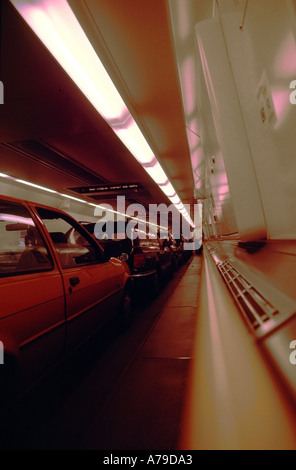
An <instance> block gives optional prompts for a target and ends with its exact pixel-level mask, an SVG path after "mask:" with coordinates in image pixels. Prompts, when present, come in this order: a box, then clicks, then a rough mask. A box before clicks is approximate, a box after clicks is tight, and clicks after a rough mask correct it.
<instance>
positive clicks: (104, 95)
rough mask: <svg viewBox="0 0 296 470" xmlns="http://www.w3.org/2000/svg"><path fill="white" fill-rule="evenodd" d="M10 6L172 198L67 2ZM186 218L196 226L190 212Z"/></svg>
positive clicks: (25, 1) (22, 1) (19, 1)
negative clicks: (149, 166) (151, 164)
mask: <svg viewBox="0 0 296 470" xmlns="http://www.w3.org/2000/svg"><path fill="white" fill-rule="evenodd" d="M10 2H11V3H12V4H13V6H14V7H15V8H16V10H17V11H18V12H19V13H20V15H21V16H22V17H23V18H24V20H25V21H26V22H27V23H28V25H29V26H30V27H31V28H32V30H33V31H34V32H35V34H36V35H37V36H38V37H39V39H40V40H41V41H42V42H43V43H44V45H45V46H46V47H47V48H48V50H49V51H50V52H51V54H52V55H53V56H54V57H55V58H56V59H57V61H58V62H59V63H60V64H61V66H62V67H63V68H64V70H65V71H66V72H67V74H68V75H69V76H70V77H71V78H72V80H73V81H74V82H75V83H76V85H77V86H78V87H79V88H80V90H81V91H82V92H83V93H84V95H85V96H86V97H87V99H88V100H89V101H90V102H91V103H92V104H93V106H94V107H95V109H96V110H97V111H98V112H99V114H100V115H101V116H102V117H103V118H104V119H105V120H106V121H107V122H108V124H109V125H110V126H111V128H112V129H113V131H114V132H115V133H116V135H117V136H118V137H119V139H120V140H121V141H122V142H123V143H124V145H126V147H127V148H128V149H129V150H130V152H131V153H132V155H133V156H134V157H135V158H136V159H137V161H138V162H139V163H140V164H141V165H142V166H143V168H144V169H145V170H146V171H147V172H148V174H149V175H150V176H151V177H152V178H153V179H154V181H155V182H156V183H157V184H158V185H161V186H160V189H161V190H162V191H163V192H164V194H165V195H166V196H168V197H169V199H170V198H173V197H174V196H175V195H176V191H175V190H174V188H173V186H172V185H171V183H169V185H164V186H162V184H163V182H164V176H163V175H164V174H165V173H164V172H163V169H162V167H161V165H160V164H159V162H158V161H157V160H156V164H155V167H153V168H154V170H153V172H151V170H149V168H145V164H149V163H152V161H153V159H155V156H154V154H153V152H152V150H151V148H150V147H149V145H148V143H147V141H146V140H145V138H144V136H143V134H142V132H141V131H140V129H139V127H138V126H137V124H136V122H135V121H134V119H133V118H132V116H131V114H130V112H129V110H128V109H127V106H126V105H125V103H124V101H123V100H122V98H121V96H120V94H119V92H118V90H117V89H116V87H115V86H114V84H113V82H112V80H111V78H110V77H109V75H108V73H107V71H106V70H105V68H104V66H103V64H102V63H101V61H100V59H99V58H98V56H97V54H96V52H95V50H94V49H93V47H92V45H91V43H90V42H89V40H88V38H87V36H86V34H85V33H84V31H83V29H82V28H81V26H80V24H79V22H78V20H77V18H76V16H75V15H74V13H73V11H72V10H71V8H70V6H69V4H68V3H67V1H66V0H34V2H31V1H29V0H10ZM158 176H159V177H158ZM166 179H167V178H166ZM171 200H172V201H173V199H171ZM173 204H174V202H173ZM178 210H179V209H178ZM184 215H186V218H187V220H190V224H191V225H192V226H194V223H193V221H192V220H191V219H190V216H189V214H188V213H187V211H185V213H184Z"/></svg>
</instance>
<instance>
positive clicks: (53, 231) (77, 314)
mask: <svg viewBox="0 0 296 470" xmlns="http://www.w3.org/2000/svg"><path fill="white" fill-rule="evenodd" d="M74 234H75V237H74ZM0 296H1V306H0V309H1V310H0V341H1V345H2V346H3V348H4V363H1V364H0V394H1V397H2V398H7V397H8V396H10V395H11V394H12V392H14V394H16V395H18V394H19V393H21V392H23V391H24V390H26V389H27V388H28V387H30V386H31V385H32V384H34V382H35V381H36V380H37V379H38V378H39V377H40V376H42V375H44V374H45V373H46V372H47V371H48V370H49V369H51V368H52V367H53V365H55V364H57V363H58V362H59V361H60V360H61V359H62V358H64V357H65V355H67V354H69V353H70V352H72V351H73V350H74V349H76V348H77V347H78V346H80V345H82V343H84V342H85V341H86V340H87V339H88V338H89V337H90V336H91V335H93V334H94V333H95V332H96V331H98V330H99V329H100V328H101V327H102V326H103V324H105V323H106V322H108V321H109V320H110V319H111V318H115V316H118V319H119V320H120V323H121V325H122V326H124V327H127V326H128V325H129V324H130V322H131V319H132V309H131V296H132V280H131V276H130V272H129V268H128V266H127V264H126V263H124V262H122V261H120V260H119V259H116V258H110V259H108V260H107V259H106V257H105V256H104V251H103V249H102V248H101V246H100V245H99V243H98V242H97V241H95V240H94V239H93V237H91V236H90V234H89V233H88V232H87V230H85V228H83V227H82V226H81V225H80V224H79V223H78V222H77V221H76V220H75V219H73V218H72V217H71V216H70V215H68V214H66V213H65V212H62V211H60V210H58V209H54V208H51V207H47V206H44V205H40V204H36V203H32V202H27V201H22V200H18V199H13V198H9V197H4V196H0ZM2 362H3V361H2Z"/></svg>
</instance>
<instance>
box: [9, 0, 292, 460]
mask: <svg viewBox="0 0 296 470" xmlns="http://www.w3.org/2000/svg"><path fill="white" fill-rule="evenodd" d="M0 11H1V15H0V84H1V87H0V195H1V196H4V197H11V198H16V199H18V200H25V201H33V202H34V203H38V204H43V205H46V206H50V207H52V208H56V209H58V210H62V211H65V212H66V213H68V214H70V215H71V216H72V217H73V218H75V220H77V221H79V222H83V223H88V224H92V225H93V224H96V223H97V222H98V220H100V219H101V218H102V217H105V219H104V220H105V221H107V220H109V221H111V222H112V221H113V222H114V221H118V220H120V218H122V217H124V220H130V219H133V218H136V221H137V223H138V231H139V232H138V233H139V234H140V233H142V232H141V229H143V233H144V232H145V235H147V231H146V228H145V227H146V224H145V225H143V224H142V222H140V219H141V220H142V219H143V217H144V219H145V221H147V220H148V219H150V221H151V220H152V219H153V223H151V227H152V229H151V230H153V227H157V230H156V231H155V233H154V235H153V236H154V237H157V235H159V231H161V229H163V227H162V225H163V224H164V223H165V222H166V223H167V224H168V228H169V230H170V231H171V232H172V236H174V237H175V238H176V239H179V240H181V239H182V240H183V243H185V245H186V246H187V252H186V259H185V260H184V261H182V262H181V263H180V268H179V267H178V269H177V268H176V269H175V274H173V275H172V277H173V279H170V278H169V279H168V280H166V281H165V282H166V284H165V287H164V291H165V289H168V290H170V294H167V295H168V298H167V300H166V302H167V303H166V304H165V306H164V305H162V307H161V311H160V313H159V317H158V318H159V319H158V321H157V322H155V324H154V329H153V331H154V333H155V337H157V341H158V343H157V346H155V343H154V342H152V340H151V342H149V338H150V337H149V334H150V333H151V331H152V327H151V328H150V330H149V333H148V332H146V333H145V341H146V342H145V341H144V339H142V340H141V341H142V342H141V348H142V349H141V348H140V346H139V348H138V351H140V352H141V354H142V355H141V357H142V360H143V363H144V365H145V364H146V363H147V361H148V358H151V357H152V356H153V357H154V354H156V355H159V356H157V359H158V360H157V361H156V360H155V361H154V364H156V362H157V364H158V365H157V366H156V365H155V369H153V366H152V364H151V363H150V362H149V369H148V373H147V378H148V377H149V378H150V379H151V381H152V382H153V381H154V380H155V376H156V375H157V374H158V372H159V371H161V373H163V374H164V375H165V374H172V375H168V376H169V377H170V380H171V384H170V386H167V387H166V388H165V394H164V396H163V397H162V399H163V400H164V401H165V400H166V401H168V402H169V401H170V400H171V398H170V397H171V395H170V394H172V397H175V395H176V393H175V395H174V383H175V382H174V380H173V372H172V370H171V369H170V366H169V365H168V359H171V361H172V362H170V364H172V363H173V362H174V361H176V358H178V365H177V366H176V369H178V370H181V367H182V374H183V375H182V388H180V387H179V388H178V393H179V395H181V394H182V398H180V396H178V400H179V401H178V406H177V405H176V409H178V412H176V416H177V415H178V425H176V424H175V422H176V421H177V418H175V419H174V418H173V417H172V415H171V414H173V413H174V409H173V405H172V406H171V408H169V413H170V417H169V418H168V417H167V413H165V412H163V413H162V412H161V411H159V410H162V408H161V405H159V408H158V407H157V406H156V407H155V409H156V410H158V418H157V420H156V421H155V422H154V428H155V427H156V423H157V424H158V425H159V426H160V427H161V429H164V430H163V433H162V435H163V436H164V435H165V433H166V430H165V429H166V428H165V427H166V426H170V423H172V422H173V423H174V426H177V438H176V439H175V440H174V441H173V443H172V442H169V439H167V440H165V439H164V441H162V440H161V437H159V436H160V434H161V433H160V432H159V434H157V433H156V434H155V435H154V439H152V437H151V435H149V438H148V437H147V436H145V434H143V436H142V434H141V431H139V428H137V429H138V430H137V429H135V430H133V432H132V431H131V430H130V431H126V435H127V436H130V437H129V438H130V439H136V437H135V436H136V435H137V433H138V436H142V440H141V439H140V438H139V442H138V443H137V442H136V440H134V441H133V444H131V443H129V444H128V443H127V441H125V440H124V439H123V437H122V436H121V435H120V436H119V431H118V430H117V434H116V435H114V436H113V435H111V436H110V442H109V441H108V440H107V437H106V434H105V435H104V436H102V435H101V434H100V435H99V437H98V435H95V430H96V429H97V428H99V424H98V422H97V421H98V419H97V420H96V419H95V413H96V411H95V406H94V411H93V416H92V417H90V418H89V421H88V425H87V426H86V427H87V429H88V436H90V437H89V439H88V440H87V439H86V434H85V435H83V437H81V439H80V441H79V442H78V441H77V443H76V441H75V444H73V446H76V448H79V446H80V448H95V449H107V448H108V449H112V448H113V449H115V448H117V449H119V448H120V446H122V447H121V448H123V449H133V448H134V449H159V448H160V447H158V446H167V447H166V448H167V449H170V450H181V451H182V450H185V449H186V450H221V449H222V450H224V449H230V450H243V449H247V450H249V449H257V450H258V449H260V450H261V449H262V450H265V449H268V450H272V449H280V450H295V449H296V353H295V350H296V184H295V181H296V158H295V153H296V143H295V124H296V92H295V89H296V0H260V1H258V0H124V1H120V0H99V1H98V0H83V1H81V0H34V1H28V0H2V1H1V6H0ZM294 152H295V153H294ZM1 210H2V209H1ZM3 213H4V211H2V213H0V245H1V247H0V249H1V251H3V250H2V248H3V246H4V245H5V246H6V245H7V246H8V245H9V243H12V242H11V240H12V239H13V240H14V237H15V239H16V236H17V237H18V238H17V240H18V241H17V244H18V245H19V244H20V243H22V244H23V245H24V243H25V242H24V240H25V238H24V232H20V228H21V225H20V224H19V226H18V227H16V224H15V223H14V220H11V221H9V224H10V225H7V226H10V227H11V228H10V229H7V228H6V231H4V229H3V230H2V222H3V221H4V219H5V217H4V215H5V214H4V215H3ZM6 219H7V217H6ZM34 220H35V219H34ZM36 220H37V219H36ZM36 224H37V226H38V227H39V225H38V224H39V222H38V221H37V222H36ZM141 224H142V225H141ZM13 226H14V228H13ZM3 227H4V225H3ZM151 227H150V228H151ZM17 228H18V229H19V231H18V232H16V229H17ZM150 228H149V230H148V232H149V231H150ZM28 230H29V229H28ZM30 230H32V228H31V229H30ZM19 237H21V239H22V242H19ZM106 238H107V237H106ZM139 238H140V235H139ZM1 239H2V241H1ZM9 240H10V241H9ZM46 243H47V240H46V237H44V240H42V245H43V244H46ZM143 245H144V243H143ZM152 245H153V243H152ZM9 246H10V245H9ZM178 246H179V244H178V243H176V244H175V251H176V253H177V250H178ZM42 250H43V251H44V252H46V251H47V250H48V248H45V246H42ZM167 250H168V249H167ZM185 251H186V249H185ZM176 253H175V256H177V254H176ZM7 256H8V255H5V254H4V253H0V281H1V282H2V281H3V282H4V281H5V282H6V281H7V279H8V278H6V277H5V276H6V275H7V270H5V269H6V268H5V269H4V268H3V266H6V265H7V263H8V261H7ZM141 256H142V258H141ZM180 256H182V255H180ZM184 256H185V255H184ZM10 257H12V255H10ZM121 259H123V261H124V259H125V258H124V256H121ZM143 259H144V257H143V255H142V253H141V254H140V255H138V258H137V260H138V263H139V265H138V266H137V269H141V262H144V261H143ZM180 259H181V258H180ZM182 260H183V258H182ZM15 263H16V261H15ZM47 263H49V261H48V260H47ZM49 265H50V266H52V264H51V262H50V263H49V264H48V265H47V264H46V263H45V268H47V266H49ZM2 269H3V273H4V274H3V273H2ZM10 274H11V273H10ZM10 274H9V275H10ZM170 274H171V273H170ZM30 275H31V274H30ZM137 275H138V274H137V273H136V274H134V277H135V278H136V276H137ZM12 278H13V277H11V276H10V278H9V279H12ZM177 281H178V282H177ZM0 285H1V284H0ZM170 285H171V286H172V287H171V288H170ZM1 292H2V291H1ZM177 293H178V296H177ZM1 295H2V294H1ZM149 295H150V294H149ZM161 295H164V294H160V297H159V298H158V299H160V298H162V297H161ZM151 297H152V295H151ZM142 301H143V302H145V300H144V297H143V300H142ZM151 302H152V303H151ZM154 302H155V305H154ZM157 302H158V303H159V302H160V301H159V300H157V299H155V298H153V300H152V301H150V310H151V311H152V312H153V309H156V308H160V307H159V306H157V305H158V304H157ZM174 302H175V303H174ZM141 308H143V307H141ZM0 309H1V307H0ZM186 309H187V310H186ZM173 311H174V314H173V313H172V312H173ZM176 312H178V315H179V316H181V315H186V314H187V315H190V322H191V323H190V327H189V323H188V326H187V327H186V328H187V329H185V326H184V328H183V330H182V328H179V327H178V326H177V327H175V328H173V327H172V326H171V324H169V325H168V326H167V327H166V325H165V318H168V317H169V314H170V315H176ZM185 312H187V313H185ZM140 313H143V312H140ZM5 314H6V312H4V311H1V313H0V342H2V341H3V345H4V351H5V338H3V339H2V337H1V334H2V333H1V319H2V316H3V317H5ZM172 318H173V320H174V321H176V322H177V321H180V319H176V317H175V316H173V317H170V321H171V322H172V321H173V320H172ZM186 318H187V319H188V318H189V317H186ZM186 321H187V320H186ZM188 321H189V320H188ZM184 322H185V317H184ZM177 325H179V323H177ZM186 325H187V324H186ZM157 327H159V333H157V332H156V328H157ZM181 330H182V331H181ZM131 331H132V329H131ZM157 331H158V330H157ZM127 334H131V335H132V333H131V332H129V333H127ZM135 334H136V333H135ZM151 334H152V333H151ZM178 335H180V336H178ZM186 335H187V336H186ZM147 338H148V339H147ZM165 338H166V339H165ZM120 341H123V339H122V337H120V339H119V342H120ZM154 341H156V339H155V340H154ZM132 342H133V340H131V343H132ZM152 343H153V344H154V349H153V347H152ZM189 343H190V344H189ZM0 344H2V343H0ZM188 344H189V346H188ZM166 345H168V346H167V347H166ZM179 346H180V350H178V351H177V349H178V347H179ZM126 348H128V346H126ZM158 348H159V349H158ZM175 350H176V351H175ZM139 354H140V353H139ZM1 357H2V356H1V354H0V374H1V368H4V367H5V360H4V361H2V362H1ZM180 359H182V361H181V360H180ZM161 360H163V361H164V362H162V363H161ZM138 361H139V360H138V359H134V360H133V365H134V369H133V371H132V373H130V377H131V382H129V384H128V383H127V382H128V379H126V390H125V392H123V397H124V398H126V397H127V395H128V394H130V393H132V392H131V390H130V389H131V388H132V387H135V390H137V393H138V395H139V396H143V401H144V398H145V401H146V403H145V405H143V408H145V406H147V407H148V409H150V408H153V407H152V402H153V400H154V396H155V394H156V390H153V389H152V388H151V387H152V386H151V384H150V385H149V387H148V388H147V389H145V391H143V387H142V388H141V387H140V385H139V383H138V384H137V377H139V380H140V379H141V380H144V378H143V376H144V374H143V372H141V369H140V362H138ZM145 361H146V362H145ZM151 362H152V361H151ZM181 362H182V365H181ZM160 363H161V364H163V365H162V366H160ZM174 363H175V362H174ZM176 363H177V361H176ZM124 367H125V368H124V370H127V369H126V367H127V366H126V365H125V366H124ZM137 367H138V369H137ZM143 367H144V366H143ZM164 367H168V370H167V371H166V369H165V368H164ZM114 369H115V366H114ZM185 372H186V375H184V374H185ZM137 373H138V376H137ZM121 374H122V372H121ZM120 377H122V375H120ZM127 377H129V376H128V375H127ZM180 377H181V375H180V376H179V379H178V380H180V381H181V378H180ZM185 379H186V380H185ZM116 380H118V383H119V382H120V383H125V382H124V381H123V380H122V379H120V380H119V379H118V377H117V379H116ZM158 380H160V379H158ZM116 383H117V382H116ZM134 383H135V384H136V385H134ZM131 384H133V385H131ZM178 384H180V382H178ZM178 386H179V385H178ZM116 390H118V385H117V389H116ZM161 390H162V389H160V392H159V393H161ZM176 390H177V388H176ZM124 393H126V395H124ZM115 395H116V394H115V393H113V395H112V394H111V395H110V397H112V396H115ZM139 396H138V398H137V399H139ZM174 399H175V400H177V398H174ZM174 399H173V398H172V403H173V400H174ZM108 400H109V401H108ZM108 400H107V401H106V403H109V402H110V400H112V398H109V399H108ZM180 400H181V401H180ZM150 401H151V403H150ZM147 402H149V403H150V404H149V405H148V404H147ZM176 402H177V401H176ZM74 403H75V402H74ZM104 403H105V402H104ZM81 406H82V405H81ZM85 406H87V404H86V405H85ZM179 406H180V409H179V408H178V407H179ZM110 408H111V406H110ZM119 410H120V403H116V404H114V407H113V413H114V414H112V410H110V415H108V416H106V417H105V418H104V419H105V421H103V424H102V426H104V427H103V429H105V430H107V429H109V425H110V427H111V424H110V423H113V427H114V428H115V424H114V423H115V417H114V416H115V413H116V412H117V414H118V415H119V414H120V413H121V412H122V411H119ZM180 410H181V411H180ZM81 413H82V412H81ZM122 413H123V412H122ZM135 413H137V414H138V417H137V419H136V418H135V417H134V419H131V423H133V424H134V425H135V426H136V425H137V426H139V421H140V416H141V413H143V419H147V422H149V423H150V427H149V426H148V425H147V430H146V432H147V433H148V432H151V433H153V432H155V430H154V428H153V424H151V422H152V417H151V418H150V417H149V419H148V416H147V411H146V413H145V412H144V411H142V408H141V409H140V405H138V406H136V407H135ZM126 414H127V413H123V415H122V416H123V417H125V419H129V418H128V417H127V416H126ZM151 416H152V411H151ZM61 419H62V418H61ZM122 419H123V418H122ZM160 422H161V424H160ZM96 423H97V425H96ZM56 425H57V426H58V425H59V424H57V423H56ZM120 425H121V426H123V424H122V423H121V424H120ZM120 425H119V426H120ZM64 427H65V423H63V424H62V425H61V429H64ZM150 428H151V429H150ZM106 432H107V431H106ZM143 433H144V431H143ZM78 434H79V433H78ZM123 434H124V432H123ZM46 436H47V435H46ZM131 436H132V437H131ZM155 436H156V437H155ZM157 436H158V437H159V441H158V440H157ZM47 437H48V436H47ZM44 439H45V438H44ZM83 439H84V440H83ZM121 439H123V440H121ZM126 439H127V438H126ZM34 442H35V441H34ZM63 442H64V441H63V440H62V439H61V441H60V443H56V442H55V443H54V444H51V445H52V446H57V447H58V446H62V445H63ZM12 445H13V444H12ZM15 445H16V446H17V445H18V444H15ZM27 445H28V447H29V446H30V445H32V446H33V447H34V444H27ZM67 445H69V444H68V443H67V444H65V446H67ZM112 445H113V446H117V447H112ZM48 446H49V447H50V444H48ZM69 446H70V445H69ZM83 446H84V447H83ZM103 446H105V447H103ZM108 446H109V447H108ZM145 446H147V447H145ZM148 446H150V447H148ZM153 446H155V447H153ZM43 447H45V448H46V444H44V443H43ZM70 447H71V446H70Z"/></svg>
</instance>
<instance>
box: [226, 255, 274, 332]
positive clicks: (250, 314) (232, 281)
mask: <svg viewBox="0 0 296 470" xmlns="http://www.w3.org/2000/svg"><path fill="white" fill-rule="evenodd" d="M217 267H218V269H219V271H220V273H221V274H222V276H223V278H224V280H225V282H226V284H227V286H228V287H229V289H230V290H231V292H232V294H233V296H234V299H235V301H236V303H237V304H238V307H239V308H240V310H241V312H242V314H243V316H244V318H245V320H246V322H247V324H248V326H249V327H250V328H251V329H252V330H253V331H256V332H257V331H258V334H259V331H260V333H261V334H262V333H266V332H267V331H270V329H272V327H274V326H275V323H276V320H277V318H278V316H279V314H280V312H279V310H277V309H276V308H275V307H274V306H273V305H271V304H270V303H269V302H268V301H267V300H266V299H265V298H264V297H263V296H262V295H261V294H260V293H259V292H258V291H257V290H256V289H255V288H254V286H252V285H251V284H250V283H249V282H248V281H247V280H246V279H245V278H244V277H243V276H242V275H241V274H240V273H239V272H238V271H237V270H236V269H235V268H234V267H233V266H232V265H231V264H230V263H229V261H224V262H223V263H218V264H217Z"/></svg>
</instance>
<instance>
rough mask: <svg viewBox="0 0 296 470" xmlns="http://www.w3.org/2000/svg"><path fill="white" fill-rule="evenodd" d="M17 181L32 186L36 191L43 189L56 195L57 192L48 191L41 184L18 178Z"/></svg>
mask: <svg viewBox="0 0 296 470" xmlns="http://www.w3.org/2000/svg"><path fill="white" fill-rule="evenodd" d="M15 181H17V182H18V183H22V184H26V185H28V186H32V187H33V188H36V189H42V191H48V192H49V193H56V191H54V190H53V189H48V188H45V187H44V186H39V184H35V183H30V182H29V181H24V180H20V179H18V178H16V179H15Z"/></svg>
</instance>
